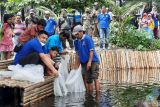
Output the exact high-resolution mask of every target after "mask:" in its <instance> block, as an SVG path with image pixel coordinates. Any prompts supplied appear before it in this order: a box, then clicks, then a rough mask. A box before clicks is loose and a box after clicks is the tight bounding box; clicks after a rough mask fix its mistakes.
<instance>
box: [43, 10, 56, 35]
mask: <svg viewBox="0 0 160 107" xmlns="http://www.w3.org/2000/svg"><path fill="white" fill-rule="evenodd" d="M44 19H45V20H46V24H47V25H46V27H45V31H46V32H47V33H48V35H49V36H52V35H54V34H55V30H56V28H57V22H56V21H55V20H54V19H53V18H50V12H49V11H45V18H44Z"/></svg>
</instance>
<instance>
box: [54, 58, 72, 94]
mask: <svg viewBox="0 0 160 107" xmlns="http://www.w3.org/2000/svg"><path fill="white" fill-rule="evenodd" d="M69 59H70V56H69V55H65V56H63V58H62V60H61V64H60V65H59V69H58V72H59V76H58V78H55V81H54V83H53V84H54V95H55V96H66V95H67V92H68V91H67V88H66V85H65V80H66V78H67V76H68V63H69Z"/></svg>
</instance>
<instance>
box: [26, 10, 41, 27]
mask: <svg viewBox="0 0 160 107" xmlns="http://www.w3.org/2000/svg"><path fill="white" fill-rule="evenodd" d="M37 22H38V18H37V17H36V16H35V11H34V9H30V10H29V16H27V17H26V19H25V24H26V27H28V26H29V25H32V24H36V23H37Z"/></svg>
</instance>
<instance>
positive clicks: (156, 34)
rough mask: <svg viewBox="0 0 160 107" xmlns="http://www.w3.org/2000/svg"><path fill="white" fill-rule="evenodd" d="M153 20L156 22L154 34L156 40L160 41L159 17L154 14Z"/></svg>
mask: <svg viewBox="0 0 160 107" xmlns="http://www.w3.org/2000/svg"><path fill="white" fill-rule="evenodd" d="M152 19H153V21H154V29H153V33H154V38H155V39H158V23H159V22H158V15H154V14H152Z"/></svg>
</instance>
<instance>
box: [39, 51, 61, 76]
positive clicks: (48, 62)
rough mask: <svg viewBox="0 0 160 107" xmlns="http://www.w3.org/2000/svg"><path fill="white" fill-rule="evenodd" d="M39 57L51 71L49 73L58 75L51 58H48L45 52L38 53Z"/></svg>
mask: <svg viewBox="0 0 160 107" xmlns="http://www.w3.org/2000/svg"><path fill="white" fill-rule="evenodd" d="M40 58H41V60H42V61H43V63H44V64H45V65H46V66H47V67H48V68H49V69H50V70H51V71H52V73H50V75H52V76H55V77H58V71H57V70H56V69H55V68H54V66H53V64H54V62H53V61H52V60H51V58H49V56H48V55H47V54H43V53H40Z"/></svg>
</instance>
